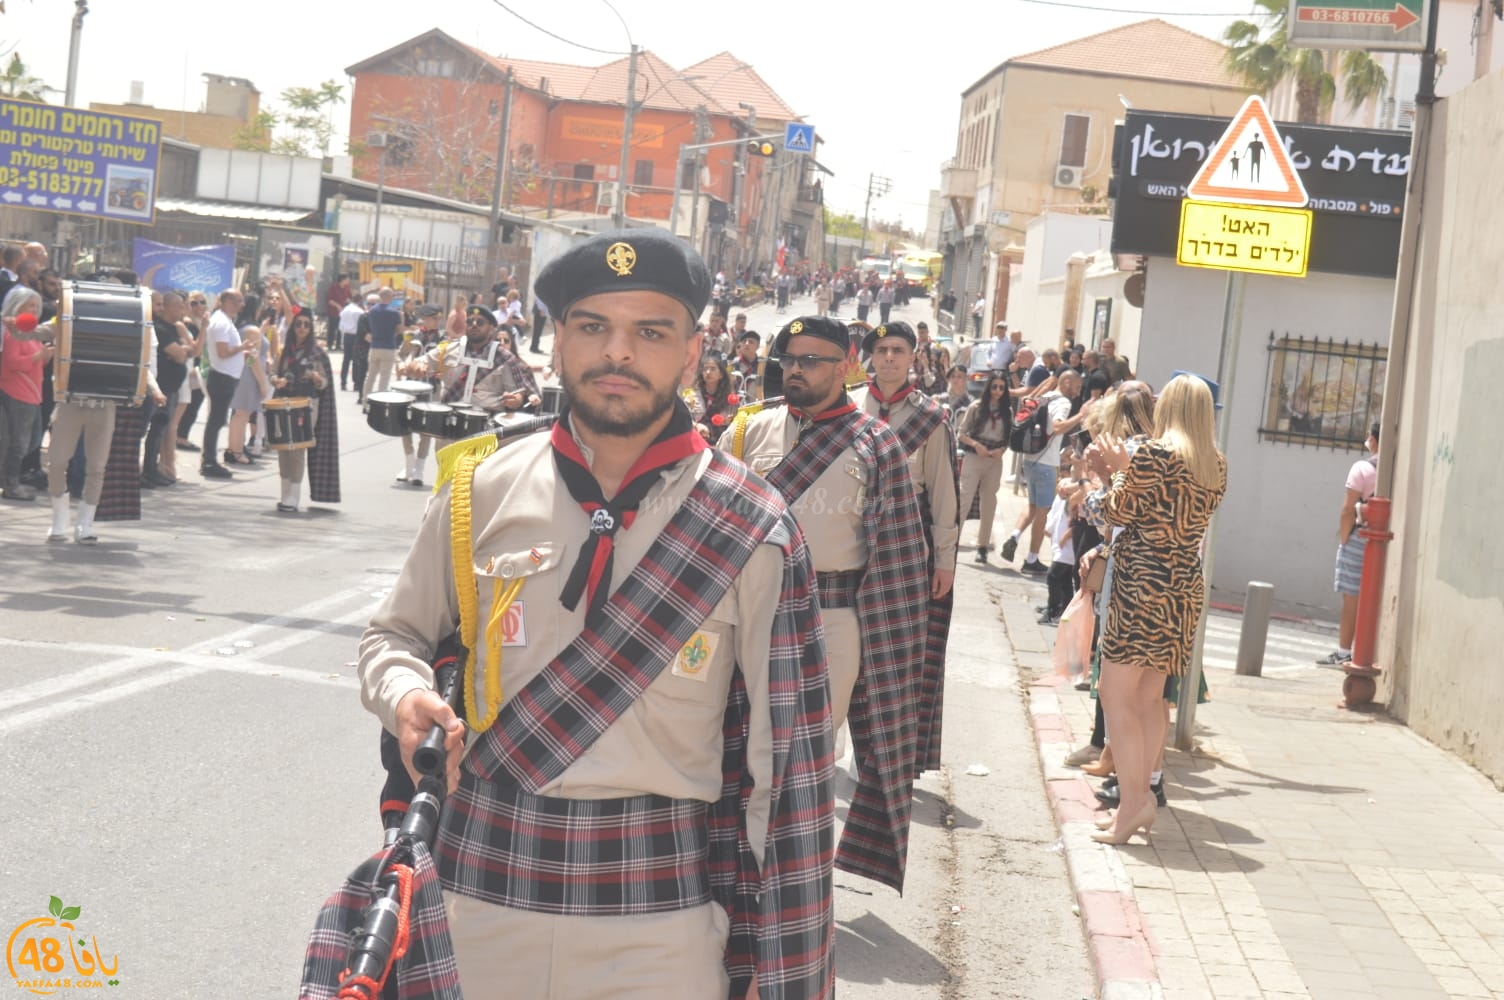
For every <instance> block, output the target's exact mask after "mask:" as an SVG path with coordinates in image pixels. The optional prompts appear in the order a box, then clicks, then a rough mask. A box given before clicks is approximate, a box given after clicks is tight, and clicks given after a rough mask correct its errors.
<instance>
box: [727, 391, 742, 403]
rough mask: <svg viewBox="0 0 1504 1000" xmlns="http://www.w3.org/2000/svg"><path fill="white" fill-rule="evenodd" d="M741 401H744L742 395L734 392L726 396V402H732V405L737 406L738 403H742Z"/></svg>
mask: <svg viewBox="0 0 1504 1000" xmlns="http://www.w3.org/2000/svg"><path fill="white" fill-rule="evenodd" d="M741 401H742V397H741V396H738V395H737V394H736V393H734V392H733V393H731V394H730V395H729V396H727V397H726V402H727V403H730V404H731V405H732V406H735V405H736V404H737V403H740V402H741Z"/></svg>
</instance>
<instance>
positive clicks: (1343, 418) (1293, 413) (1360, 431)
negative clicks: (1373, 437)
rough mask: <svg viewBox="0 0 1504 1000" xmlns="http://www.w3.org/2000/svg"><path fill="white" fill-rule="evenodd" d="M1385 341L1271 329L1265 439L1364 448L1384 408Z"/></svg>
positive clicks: (1262, 429)
mask: <svg viewBox="0 0 1504 1000" xmlns="http://www.w3.org/2000/svg"><path fill="white" fill-rule="evenodd" d="M1388 358H1389V349H1388V348H1387V347H1385V346H1384V345H1382V344H1364V343H1353V342H1351V341H1346V340H1344V341H1340V342H1339V341H1336V340H1332V339H1330V338H1328V339H1326V340H1321V339H1319V338H1311V339H1307V338H1305V337H1291V336H1289V335H1288V334H1287V335H1285V336H1283V337H1276V336H1275V334H1274V332H1273V331H1270V333H1269V365H1268V387H1269V392H1268V397H1267V400H1266V404H1265V407H1264V417H1263V420H1262V421H1261V422H1260V424H1259V439H1260V440H1261V441H1278V442H1280V443H1283V444H1298V445H1301V446H1302V447H1305V446H1312V447H1317V448H1333V449H1350V450H1361V449H1362V448H1363V447H1364V444H1363V443H1364V441H1366V440H1367V438H1368V429H1369V426H1370V425H1371V424H1372V423H1373V422H1374V421H1375V420H1377V419H1378V418H1379V415H1380V414H1381V413H1382V412H1383V409H1384V372H1385V368H1386V366H1387V364H1388Z"/></svg>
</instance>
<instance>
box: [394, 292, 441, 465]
mask: <svg viewBox="0 0 1504 1000" xmlns="http://www.w3.org/2000/svg"><path fill="white" fill-rule="evenodd" d="M443 321H444V310H443V308H442V307H440V306H436V305H424V306H422V307H420V308H419V309H418V325H417V327H415V328H414V329H413V330H412V331H411V332H410V333H408V334H406V335H405V336H404V337H403V338H402V346H401V347H399V348H398V349H397V371H398V373H399V374H404V373H406V372H416V373H418V375H419V376H420V377H422V378H424V379H425V380H426V379H427V377H428V366H427V365H426V364H423V363H422V359H423V358H424V357H425V356H426V355H427V354H428V352H429V351H431V350H433V349H435V348H437V347H438V346H439V344H440V342H441V341H443V339H444V330H443V328H442V327H441V326H440V324H441V323H442V322H443ZM413 362H418V364H413ZM415 437H416V438H417V439H418V440H417V444H416V448H415V447H414V442H413V438H415ZM432 445H433V436H432V435H430V434H412V433H408V434H404V435H402V456H403V467H402V469H401V471H399V472H398V473H397V482H399V483H411V484H412V485H413V486H422V485H423V466H424V465H425V464H426V463H427V462H428V450H429V448H430V447H432Z"/></svg>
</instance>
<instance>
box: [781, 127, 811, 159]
mask: <svg viewBox="0 0 1504 1000" xmlns="http://www.w3.org/2000/svg"><path fill="white" fill-rule="evenodd" d="M783 148H784V149H785V150H787V151H788V152H790V153H813V152H814V151H815V127H814V126H813V125H806V124H804V123H803V122H789V123H788V124H787V125H785V126H784V127H783Z"/></svg>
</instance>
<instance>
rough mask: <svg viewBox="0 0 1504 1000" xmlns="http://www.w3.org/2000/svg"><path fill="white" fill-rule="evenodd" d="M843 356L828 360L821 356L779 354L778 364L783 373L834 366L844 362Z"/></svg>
mask: <svg viewBox="0 0 1504 1000" xmlns="http://www.w3.org/2000/svg"><path fill="white" fill-rule="evenodd" d="M845 360H846V358H845V356H844V355H843V356H841V357H836V358H828V357H826V356H825V355H823V354H780V355H778V364H779V365H780V366H781V367H782V368H783V370H784V371H786V372H787V371H794V370H795V369H804V368H817V367H819V366H820V365H835V364H840V363H841V362H842V361H845Z"/></svg>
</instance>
